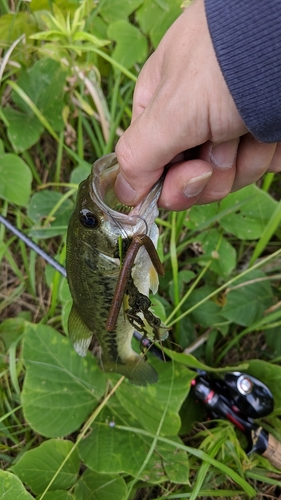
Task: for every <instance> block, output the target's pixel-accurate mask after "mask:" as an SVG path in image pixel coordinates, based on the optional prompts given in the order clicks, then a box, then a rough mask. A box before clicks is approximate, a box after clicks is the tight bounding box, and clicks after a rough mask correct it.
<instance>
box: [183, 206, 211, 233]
mask: <svg viewBox="0 0 281 500" xmlns="http://www.w3.org/2000/svg"><path fill="white" fill-rule="evenodd" d="M217 213H218V204H217V203H210V204H209V205H193V207H191V209H190V211H189V214H188V219H187V220H186V222H185V225H186V226H187V227H188V228H189V229H197V228H200V226H205V225H207V226H208V225H211V224H212V221H213V219H214V218H215V216H216V215H217ZM208 221H210V224H208Z"/></svg>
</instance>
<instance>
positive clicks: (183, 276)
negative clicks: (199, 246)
mask: <svg viewBox="0 0 281 500" xmlns="http://www.w3.org/2000/svg"><path fill="white" fill-rule="evenodd" d="M194 278H195V274H194V272H193V271H187V270H186V269H183V270H182V271H179V272H178V289H179V296H180V297H182V295H183V290H184V286H185V285H186V283H189V282H190V281H191V280H193V279H194ZM174 288H175V284H174V281H173V279H172V280H171V281H170V283H169V295H170V298H171V300H172V301H173V300H174V297H175V295H174Z"/></svg>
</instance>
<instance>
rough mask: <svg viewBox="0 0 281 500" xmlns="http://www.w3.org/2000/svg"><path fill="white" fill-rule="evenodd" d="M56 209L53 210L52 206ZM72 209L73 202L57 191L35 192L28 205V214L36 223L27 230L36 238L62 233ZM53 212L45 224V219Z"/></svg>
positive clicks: (64, 230)
mask: <svg viewBox="0 0 281 500" xmlns="http://www.w3.org/2000/svg"><path fill="white" fill-rule="evenodd" d="M55 207H57V209H56V210H55V211H54V208H55ZM72 211H73V203H72V201H70V200H69V199H63V195H62V194H61V193H58V192H57V191H48V190H47V189H46V190H44V191H39V192H38V193H35V194H34V195H33V196H32V198H31V200H30V203H29V206H28V210H27V212H28V216H29V217H30V218H31V219H32V220H33V221H34V222H35V223H36V225H35V227H33V228H32V230H31V231H30V232H29V234H30V236H33V237H36V238H50V237H51V236H56V235H58V234H64V233H65V232H66V229H67V225H68V221H69V218H70V215H71V213H72ZM51 212H52V213H53V216H52V217H51V221H50V222H49V223H48V224H47V225H46V224H44V222H45V219H46V218H47V217H49V215H50V213H51Z"/></svg>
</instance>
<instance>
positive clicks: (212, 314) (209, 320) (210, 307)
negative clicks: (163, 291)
mask: <svg viewBox="0 0 281 500" xmlns="http://www.w3.org/2000/svg"><path fill="white" fill-rule="evenodd" d="M213 291H214V288H212V287H210V286H209V285H205V286H202V287H201V288H197V289H195V290H194V291H193V292H192V294H191V296H190V297H189V298H188V299H187V301H186V302H185V306H184V307H185V310H188V309H190V308H191V307H193V306H196V304H197V303H198V302H200V301H201V300H202V299H204V298H205V297H206V296H208V295H209V294H210V293H212V292H213ZM189 316H190V318H191V319H192V321H193V322H194V323H196V324H199V325H202V326H206V327H210V326H213V325H215V324H218V323H221V322H222V321H225V319H224V317H223V316H222V314H221V306H220V305H219V304H218V303H216V302H215V301H214V300H208V301H207V302H205V303H204V304H202V305H201V306H199V307H196V308H195V309H194V310H193V311H192V312H191V313H190V315H189Z"/></svg>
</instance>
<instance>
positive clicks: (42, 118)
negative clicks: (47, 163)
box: [6, 80, 88, 166]
mask: <svg viewBox="0 0 281 500" xmlns="http://www.w3.org/2000/svg"><path fill="white" fill-rule="evenodd" d="M6 84H7V85H9V86H10V87H11V88H12V89H13V90H14V91H15V92H16V93H17V94H18V95H19V96H20V97H21V98H22V99H23V101H24V102H25V103H26V104H27V105H28V106H29V107H30V109H31V111H32V112H33V113H34V114H35V116H36V117H37V118H38V120H39V121H40V123H42V125H43V126H44V127H45V129H46V130H47V131H48V132H49V134H50V135H51V136H52V137H53V138H54V139H55V140H56V141H57V142H58V143H59V142H60V138H59V136H58V134H57V133H56V132H55V130H54V129H53V127H52V126H51V125H50V123H49V122H48V120H46V118H45V116H44V115H43V114H42V113H41V111H40V110H39V109H38V108H37V106H36V105H35V104H34V102H33V101H32V100H31V99H30V97H29V96H28V95H27V94H26V93H25V92H24V91H23V90H22V89H21V88H20V87H19V86H18V85H17V83H15V82H13V81H12V80H8V81H7V82H6ZM63 148H64V149H65V151H67V153H68V155H69V156H70V157H71V158H73V159H74V160H75V161H77V163H78V164H80V165H82V164H83V163H85V164H86V165H87V166H88V163H87V162H85V161H84V160H82V159H81V158H79V156H78V155H77V154H76V153H75V152H74V151H72V149H71V148H69V147H68V146H66V144H63Z"/></svg>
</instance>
